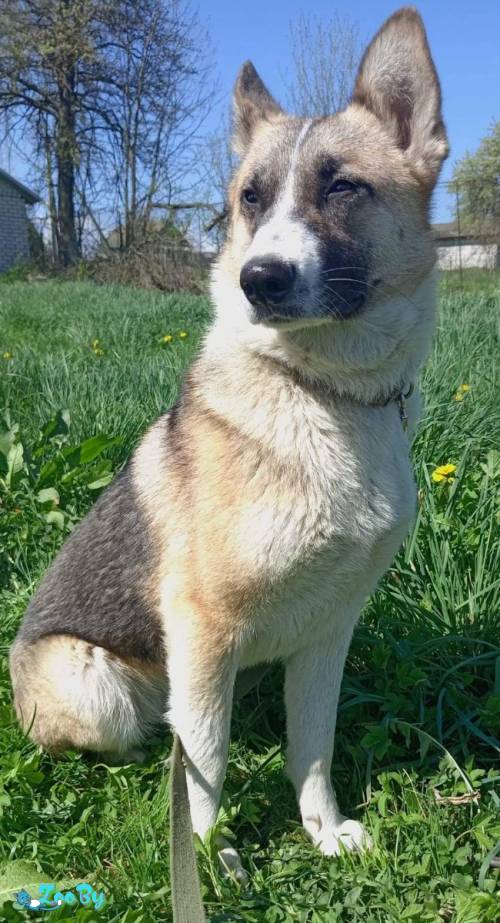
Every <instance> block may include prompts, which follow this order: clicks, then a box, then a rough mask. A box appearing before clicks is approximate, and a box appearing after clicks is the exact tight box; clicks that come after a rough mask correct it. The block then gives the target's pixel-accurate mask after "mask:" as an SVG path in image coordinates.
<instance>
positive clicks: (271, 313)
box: [249, 289, 368, 327]
mask: <svg viewBox="0 0 500 923" xmlns="http://www.w3.org/2000/svg"><path fill="white" fill-rule="evenodd" d="M367 300H368V296H367V293H366V291H357V292H352V293H350V297H346V294H341V293H339V292H335V291H333V290H332V289H329V290H328V291H325V294H324V295H323V296H321V297H314V296H312V295H309V296H307V295H304V297H303V298H301V299H300V301H298V300H297V301H294V302H291V303H289V304H288V303H281V304H279V305H276V304H271V303H261V304H253V305H251V308H252V313H251V321H252V323H254V324H262V325H263V326H265V327H285V326H297V327H298V326H300V327H304V326H316V325H318V324H325V323H328V322H331V321H334V320H339V321H343V320H348V319H349V318H352V317H355V316H356V315H357V314H359V313H360V312H361V311H362V310H363V308H364V307H365V305H366V302H367ZM249 303H250V304H251V302H249Z"/></svg>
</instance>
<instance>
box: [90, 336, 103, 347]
mask: <svg viewBox="0 0 500 923" xmlns="http://www.w3.org/2000/svg"><path fill="white" fill-rule="evenodd" d="M90 345H91V347H92V349H99V347H100V345H101V341H100V340H98V339H97V337H96V339H95V340H92V343H91V344H90Z"/></svg>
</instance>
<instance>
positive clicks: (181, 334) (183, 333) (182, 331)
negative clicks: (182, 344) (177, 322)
mask: <svg viewBox="0 0 500 923" xmlns="http://www.w3.org/2000/svg"><path fill="white" fill-rule="evenodd" d="M179 336H180V338H181V340H185V339H186V337H187V331H186V330H181V332H180V333H179Z"/></svg>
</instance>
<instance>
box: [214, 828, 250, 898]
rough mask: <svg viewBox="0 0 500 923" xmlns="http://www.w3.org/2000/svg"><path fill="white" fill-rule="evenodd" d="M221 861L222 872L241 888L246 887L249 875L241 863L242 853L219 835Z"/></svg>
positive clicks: (218, 843)
mask: <svg viewBox="0 0 500 923" xmlns="http://www.w3.org/2000/svg"><path fill="white" fill-rule="evenodd" d="M217 846H218V856H219V862H220V864H221V867H222V874H223V875H224V877H225V878H232V879H233V880H234V881H236V882H237V883H238V884H239V886H240V888H246V887H247V885H248V875H247V873H246V872H245V869H244V868H243V865H242V863H241V859H240V855H239V853H238V852H237V850H236V849H235V848H234V846H231V845H230V843H228V841H227V840H226V839H225V838H224V837H223V836H218V837H217Z"/></svg>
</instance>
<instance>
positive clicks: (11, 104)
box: [0, 0, 212, 265]
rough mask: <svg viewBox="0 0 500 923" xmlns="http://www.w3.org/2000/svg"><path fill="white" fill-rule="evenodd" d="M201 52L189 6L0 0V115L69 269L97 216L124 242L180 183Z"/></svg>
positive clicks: (205, 97)
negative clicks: (38, 190)
mask: <svg viewBox="0 0 500 923" xmlns="http://www.w3.org/2000/svg"><path fill="white" fill-rule="evenodd" d="M208 47H209V46H208V42H207V40H206V34H205V33H204V32H203V31H202V30H201V29H200V27H199V24H198V20H197V18H196V15H195V14H193V13H192V12H191V10H190V7H189V0H141V3H140V4H138V3H137V2H136V0H0V113H9V114H14V115H15V117H16V118H15V130H16V131H17V132H18V133H19V132H22V134H23V143H24V146H26V144H27V143H28V142H30V143H31V151H32V155H33V157H34V158H35V161H36V163H37V165H38V176H39V184H40V183H41V184H42V185H43V186H44V188H45V190H46V192H47V205H48V210H49V213H50V216H51V220H52V228H53V235H52V236H53V239H54V249H55V250H57V253H58V255H59V259H60V261H61V262H62V263H63V264H64V265H68V264H71V263H73V262H74V261H75V260H76V259H78V257H79V256H80V254H81V248H82V239H83V236H84V233H85V229H86V227H88V224H89V222H90V223H91V225H92V226H93V227H95V229H96V231H97V233H98V236H100V237H101V238H102V237H103V236H104V235H103V232H102V228H101V219H102V212H103V211H105V212H106V213H107V216H108V218H109V213H110V211H112V212H114V213H115V215H116V221H115V224H116V225H118V226H120V227H123V229H124V243H125V244H128V243H130V242H131V241H132V240H133V239H134V237H135V236H136V235H137V233H138V228H139V227H140V226H141V225H142V226H145V225H147V222H148V220H149V218H150V215H151V212H152V210H153V209H154V208H155V197H156V196H157V195H158V194H159V195H160V196H161V199H162V200H166V201H170V200H171V198H172V195H174V194H175V192H176V191H177V190H178V189H179V187H180V186H182V185H183V186H184V187H185V186H186V185H187V184H186V183H185V182H184V183H182V182H181V179H182V178H183V177H185V176H186V175H191V174H190V169H189V164H190V161H189V158H190V157H191V159H192V158H193V148H194V145H195V142H196V140H197V133H198V130H199V126H200V124H201V122H202V121H203V118H204V116H205V114H206V112H207V110H208V106H209V101H210V98H211V92H212V90H211V81H210V62H209V59H208V54H207V48H208ZM100 212H101V214H99V213H100Z"/></svg>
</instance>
